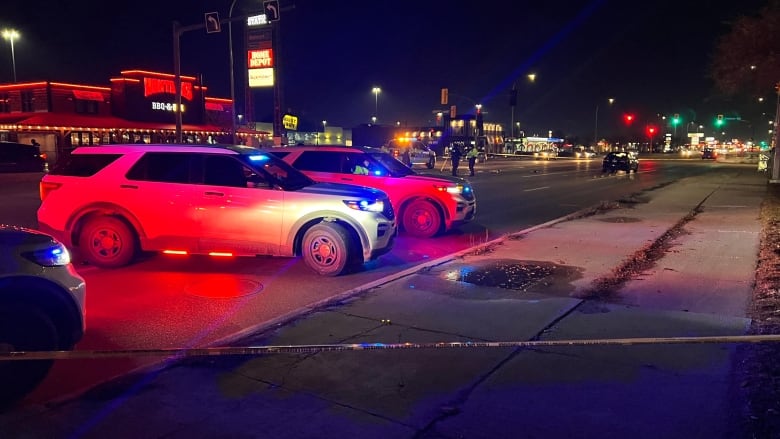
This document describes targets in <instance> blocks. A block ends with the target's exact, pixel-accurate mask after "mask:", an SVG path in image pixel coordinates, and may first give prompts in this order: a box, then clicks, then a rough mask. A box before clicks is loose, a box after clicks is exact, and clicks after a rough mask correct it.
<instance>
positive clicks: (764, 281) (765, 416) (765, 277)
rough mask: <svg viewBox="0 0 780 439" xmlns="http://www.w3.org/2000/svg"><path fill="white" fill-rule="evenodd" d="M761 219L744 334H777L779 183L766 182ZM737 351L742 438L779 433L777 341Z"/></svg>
mask: <svg viewBox="0 0 780 439" xmlns="http://www.w3.org/2000/svg"><path fill="white" fill-rule="evenodd" d="M761 223H762V230H761V241H760V246H759V254H758V263H757V265H756V279H755V287H754V289H753V300H752V302H751V304H750V307H749V309H748V317H750V318H751V319H752V323H751V327H750V333H751V334H780V282H778V280H779V279H780V185H776V184H770V185H768V186H767V193H766V196H765V197H764V202H763V203H762V205H761ZM737 352H738V354H737V355H738V356H737V359H738V361H737V365H736V371H735V372H736V379H737V386H738V387H739V388H740V390H741V391H742V392H743V394H744V395H745V402H746V407H745V408H744V410H745V416H743V417H742V419H744V422H745V423H746V425H744V426H743V428H744V430H746V435H745V436H744V437H754V438H764V437H766V438H769V437H780V397H779V396H780V344H778V343H758V344H748V345H742V346H740V347H739V348H738V351H737Z"/></svg>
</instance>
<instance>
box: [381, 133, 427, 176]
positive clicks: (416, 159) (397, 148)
mask: <svg viewBox="0 0 780 439" xmlns="http://www.w3.org/2000/svg"><path fill="white" fill-rule="evenodd" d="M387 150H388V152H389V153H390V154H392V156H393V157H395V158H396V159H398V160H400V161H401V162H404V163H405V164H407V165H411V167H413V166H415V165H422V166H425V167H426V168H428V169H433V168H435V167H436V153H435V152H434V151H433V150H432V149H431V148H429V147H427V146H425V145H424V144H423V143H422V142H420V141H418V140H411V141H410V140H403V141H402V140H399V139H393V140H391V141H390V142H388V144H387ZM407 152H408V154H409V155H408V156H405V153H407ZM404 157H408V159H409V161H410V163H406V162H405V160H404Z"/></svg>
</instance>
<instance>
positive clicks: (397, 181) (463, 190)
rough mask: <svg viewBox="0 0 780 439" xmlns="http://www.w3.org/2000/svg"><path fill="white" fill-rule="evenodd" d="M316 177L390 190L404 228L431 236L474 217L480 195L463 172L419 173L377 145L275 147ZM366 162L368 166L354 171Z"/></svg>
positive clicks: (280, 154) (417, 234) (299, 167)
mask: <svg viewBox="0 0 780 439" xmlns="http://www.w3.org/2000/svg"><path fill="white" fill-rule="evenodd" d="M268 151H269V152H270V153H271V154H276V155H278V156H279V157H283V158H284V160H285V161H286V162H287V163H289V164H291V165H293V166H294V167H295V168H297V169H299V170H301V171H303V173H304V174H306V175H307V176H309V177H311V178H312V179H313V180H315V181H323V182H340V183H350V184H357V185H360V186H368V187H372V188H376V189H380V190H382V191H384V192H386V193H387V194H388V195H389V196H390V201H391V202H392V203H393V210H394V211H395V212H396V215H398V218H399V223H400V225H401V230H402V231H404V232H405V233H406V234H408V235H410V236H414V237H417V238H430V237H433V236H435V235H437V234H439V233H441V232H444V231H447V230H450V229H452V228H454V227H457V226H459V225H461V224H464V223H467V222H469V221H472V220H473V219H474V216H475V214H476V211H477V200H476V197H475V195H474V190H473V189H472V187H471V184H469V182H468V181H466V180H464V179H463V178H458V177H450V176H433V175H427V174H418V173H417V172H415V171H413V170H412V169H410V168H409V167H408V166H406V165H404V164H403V163H401V162H400V161H398V160H397V159H395V158H394V157H393V156H392V155H390V154H388V153H387V152H383V151H382V150H380V149H377V148H368V147H359V148H358V147H355V148H344V147H339V146H290V147H285V148H270V149H268ZM364 162H366V164H367V165H366V166H367V167H368V172H367V173H364V174H357V173H355V166H356V165H361V166H363V163H364Z"/></svg>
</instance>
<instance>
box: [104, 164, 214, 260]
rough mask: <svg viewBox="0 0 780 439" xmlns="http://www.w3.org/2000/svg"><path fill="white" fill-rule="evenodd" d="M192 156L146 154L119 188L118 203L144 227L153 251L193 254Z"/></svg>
mask: <svg viewBox="0 0 780 439" xmlns="http://www.w3.org/2000/svg"><path fill="white" fill-rule="evenodd" d="M191 159H192V156H191V154H182V153H169V152H147V153H145V154H144V155H143V156H141V157H140V158H139V159H138V161H137V162H136V163H135V164H134V165H133V166H131V167H130V169H129V170H128V172H127V174H125V179H124V181H121V182H120V184H119V188H118V192H117V196H118V199H117V200H116V201H117V202H118V204H119V205H120V206H122V207H123V208H125V209H127V210H128V211H129V212H130V213H131V214H132V215H133V216H134V217H135V218H136V219H137V220H138V221H139V222H140V224H141V227H143V233H144V235H145V237H146V238H147V239H148V240H150V242H152V243H153V244H150V249H151V248H152V247H153V248H155V249H181V250H192V249H195V248H196V246H197V237H198V227H197V224H196V219H195V217H196V210H195V206H194V201H195V200H194V196H195V194H194V188H193V186H192V185H191V184H190V180H191V175H192V162H191Z"/></svg>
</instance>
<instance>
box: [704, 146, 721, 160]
mask: <svg viewBox="0 0 780 439" xmlns="http://www.w3.org/2000/svg"><path fill="white" fill-rule="evenodd" d="M701 158H702V160H704V159H710V160H715V159H717V158H718V152H717V151H716V150H714V149H712V148H704V149H703V150H702V151H701Z"/></svg>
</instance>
